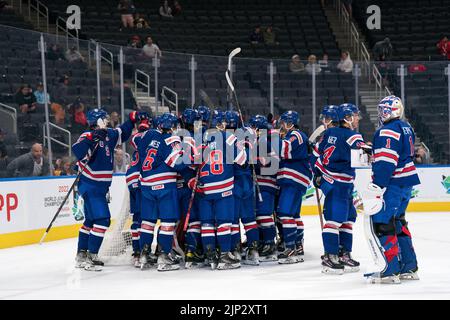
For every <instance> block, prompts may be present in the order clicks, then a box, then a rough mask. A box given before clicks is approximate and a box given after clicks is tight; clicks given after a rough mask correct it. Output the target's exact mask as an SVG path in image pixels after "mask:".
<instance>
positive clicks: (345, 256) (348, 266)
mask: <svg viewBox="0 0 450 320" xmlns="http://www.w3.org/2000/svg"><path fill="white" fill-rule="evenodd" d="M339 262H340V263H341V264H342V265H343V266H344V271H345V272H358V271H359V262H358V261H356V260H354V259H353V258H352V256H351V254H350V252H347V251H342V252H340V254H339Z"/></svg>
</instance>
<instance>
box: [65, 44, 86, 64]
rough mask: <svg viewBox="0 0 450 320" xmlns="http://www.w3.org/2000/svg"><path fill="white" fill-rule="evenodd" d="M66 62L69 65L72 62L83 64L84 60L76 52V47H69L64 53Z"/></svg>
mask: <svg viewBox="0 0 450 320" xmlns="http://www.w3.org/2000/svg"><path fill="white" fill-rule="evenodd" d="M66 60H67V61H69V62H70V63H73V62H84V58H83V56H82V55H81V53H80V52H79V51H78V50H77V47H76V46H73V47H71V48H70V49H68V50H67V51H66Z"/></svg>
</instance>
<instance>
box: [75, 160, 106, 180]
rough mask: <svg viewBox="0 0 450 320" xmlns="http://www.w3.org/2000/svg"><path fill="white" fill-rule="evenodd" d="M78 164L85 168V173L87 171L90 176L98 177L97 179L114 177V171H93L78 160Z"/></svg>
mask: <svg viewBox="0 0 450 320" xmlns="http://www.w3.org/2000/svg"><path fill="white" fill-rule="evenodd" d="M78 165H79V166H80V168H81V169H83V172H84V173H86V174H87V175H88V176H91V177H92V178H96V179H101V178H108V179H109V178H111V179H112V173H93V172H91V171H90V170H89V169H88V168H87V167H86V166H84V165H83V164H81V162H80V161H78Z"/></svg>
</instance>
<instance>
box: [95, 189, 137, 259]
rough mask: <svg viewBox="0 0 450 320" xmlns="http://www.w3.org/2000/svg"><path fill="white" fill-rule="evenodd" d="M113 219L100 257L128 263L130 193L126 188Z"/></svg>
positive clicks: (130, 248) (129, 247)
mask: <svg viewBox="0 0 450 320" xmlns="http://www.w3.org/2000/svg"><path fill="white" fill-rule="evenodd" d="M113 214H116V215H115V216H114V218H113V219H111V226H110V227H109V228H108V231H106V233H105V237H104V239H103V242H102V246H101V247H100V251H99V257H100V259H101V260H102V261H104V262H105V263H107V264H128V263H130V262H131V260H132V257H131V254H132V251H133V250H132V246H131V223H132V217H131V215H130V193H129V192H128V190H125V192H124V196H123V200H122V204H121V207H120V211H119V212H118V213H113Z"/></svg>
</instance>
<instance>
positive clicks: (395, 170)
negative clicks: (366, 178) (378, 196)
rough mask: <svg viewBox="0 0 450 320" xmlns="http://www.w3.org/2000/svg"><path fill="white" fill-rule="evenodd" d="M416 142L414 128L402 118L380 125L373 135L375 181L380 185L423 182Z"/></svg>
mask: <svg viewBox="0 0 450 320" xmlns="http://www.w3.org/2000/svg"><path fill="white" fill-rule="evenodd" d="M414 142H415V135H414V131H413V129H412V128H411V126H410V125H409V124H408V123H406V122H404V121H402V120H399V119H396V120H393V121H391V122H389V123H387V124H385V125H383V126H382V127H381V128H379V129H378V130H377V131H376V132H375V136H374V138H373V158H374V161H373V165H372V176H373V183H375V184H376V185H378V186H380V187H387V186H388V185H390V184H393V185H398V186H415V185H418V184H420V180H419V176H418V174H417V170H416V167H415V166H414V163H413V157H414Z"/></svg>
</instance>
